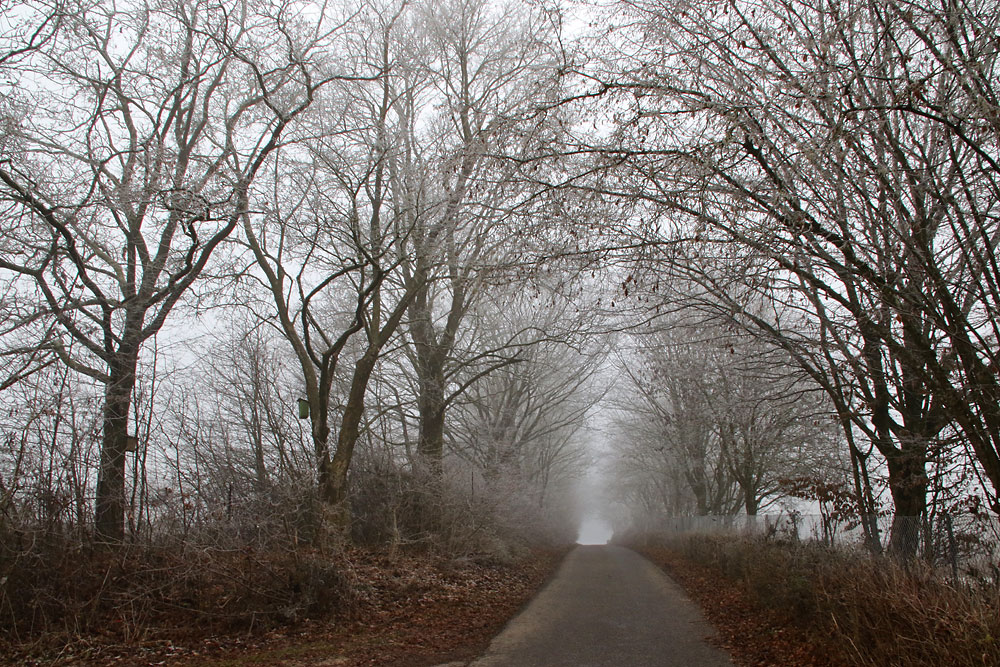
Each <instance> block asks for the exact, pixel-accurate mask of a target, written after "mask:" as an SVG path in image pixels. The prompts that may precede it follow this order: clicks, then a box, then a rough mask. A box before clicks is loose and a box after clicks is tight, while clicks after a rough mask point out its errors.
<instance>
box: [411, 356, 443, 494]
mask: <svg viewBox="0 0 1000 667" xmlns="http://www.w3.org/2000/svg"><path fill="white" fill-rule="evenodd" d="M425 370H427V371H429V372H427V373H426V377H421V378H420V396H419V397H418V410H419V412H420V434H419V440H418V441H417V453H418V454H419V455H420V463H421V465H422V466H424V469H425V470H426V471H427V472H428V473H430V474H431V475H432V476H433V477H434V478H435V479H440V477H441V475H442V472H443V460H444V420H445V396H444V372H443V369H442V368H441V367H440V364H438V365H437V367H435V368H432V369H425Z"/></svg>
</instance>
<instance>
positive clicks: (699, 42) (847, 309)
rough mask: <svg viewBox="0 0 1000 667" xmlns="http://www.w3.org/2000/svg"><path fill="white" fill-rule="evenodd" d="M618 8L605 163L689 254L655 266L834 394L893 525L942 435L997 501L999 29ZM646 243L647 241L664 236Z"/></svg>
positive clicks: (796, 10) (799, 8) (900, 543)
mask: <svg viewBox="0 0 1000 667" xmlns="http://www.w3.org/2000/svg"><path fill="white" fill-rule="evenodd" d="M627 6H628V12H627V13H626V15H625V16H626V19H625V20H626V22H633V23H632V27H635V28H637V29H638V31H637V32H634V33H630V34H634V35H640V37H639V39H637V40H634V41H631V42H629V43H628V45H627V46H626V47H625V49H627V50H619V51H618V56H619V57H624V58H625V59H626V60H629V59H631V62H632V63H633V64H634V65H635V66H626V69H627V70H628V74H626V76H625V77H624V78H623V77H621V76H618V77H616V78H614V79H612V78H611V77H610V76H609V77H608V78H607V79H606V80H604V81H603V84H604V85H603V89H604V90H606V91H614V92H613V93H612V92H609V94H612V95H615V96H617V99H618V100H619V102H618V105H617V106H616V107H615V108H616V113H618V114H619V117H620V121H621V122H620V124H619V127H620V128H621V132H620V134H619V135H618V138H619V139H621V140H622V141H620V142H618V143H617V144H615V143H614V142H611V143H608V144H606V145H605V148H606V149H607V150H606V151H604V152H603V155H604V156H605V158H606V159H608V160H611V161H613V162H614V163H616V164H618V165H620V166H629V167H634V168H632V169H628V170H627V171H628V172H629V173H630V175H631V176H635V177H637V179H636V180H635V181H632V184H637V183H639V182H643V183H645V185H644V186H641V187H640V190H641V192H638V196H639V197H640V198H644V199H645V200H646V201H647V202H649V204H650V208H652V209H654V210H655V211H657V212H660V213H667V212H669V213H668V215H671V216H674V218H673V220H674V222H677V223H679V221H680V220H682V219H686V221H687V222H685V223H683V224H679V226H678V227H675V228H674V229H675V231H678V232H679V237H680V238H678V236H675V237H674V240H680V239H685V240H684V244H683V246H682V245H677V246H674V247H673V248H672V249H666V248H665V247H664V246H659V247H660V248H661V249H663V250H665V251H664V252H662V253H660V258H661V259H666V260H667V261H666V264H665V265H670V266H672V267H675V268H677V269H678V270H679V272H680V273H688V274H694V273H697V274H699V277H698V278H697V279H698V280H699V281H700V282H701V284H702V285H703V287H704V288H706V289H708V290H710V291H712V292H713V293H715V294H716V295H720V296H723V298H724V300H725V301H726V302H727V307H728V308H731V309H734V310H735V312H738V313H741V314H742V317H743V321H744V322H745V323H746V324H747V325H748V327H749V329H751V330H754V331H757V332H760V333H763V334H765V335H766V336H768V337H769V338H771V340H772V341H774V342H775V343H777V344H778V345H780V346H782V347H784V348H785V349H786V350H788V351H789V352H791V353H792V354H793V355H795V358H796V359H798V360H800V362H801V365H802V366H803V367H804V368H805V369H807V370H808V371H809V372H810V374H811V375H812V376H813V377H814V379H815V380H816V381H817V382H820V383H821V384H822V385H823V386H824V387H825V388H826V389H827V390H828V392H829V393H830V396H831V400H833V401H834V403H835V405H836V407H837V409H838V411H839V412H840V413H841V415H842V418H843V419H844V424H845V429H847V430H853V429H854V428H857V429H859V430H860V431H861V432H863V433H865V434H866V435H867V437H868V438H869V439H870V440H871V442H872V443H873V445H874V446H875V448H876V449H877V451H879V452H880V454H881V455H882V456H883V457H884V459H885V461H886V464H887V466H888V468H889V471H890V488H891V490H892V494H893V498H894V502H895V506H896V512H897V514H898V515H899V516H900V517H901V520H902V518H904V517H906V516H918V515H920V514H922V513H923V512H924V511H925V509H926V492H927V488H928V487H927V484H928V477H927V471H926V463H927V461H928V459H929V457H931V456H932V455H933V453H934V451H935V450H936V448H937V447H939V446H940V442H941V434H942V429H943V428H944V427H945V426H946V425H947V424H949V423H953V424H956V425H959V426H960V428H961V429H962V431H963V433H964V434H965V437H966V438H967V440H968V442H969V445H970V448H971V449H972V450H973V451H974V452H975V456H976V459H977V460H978V461H979V464H980V466H981V470H982V472H983V474H984V476H985V477H986V478H987V479H988V480H991V481H990V484H989V487H992V488H993V490H989V487H988V488H987V490H988V493H989V494H990V495H991V496H995V493H996V492H995V489H996V488H997V487H996V482H997V481H1000V479H996V480H995V479H994V478H995V475H994V472H993V471H995V470H997V461H1000V459H998V458H997V456H996V449H995V447H994V446H993V445H991V444H989V443H990V442H993V441H994V437H993V435H992V434H993V433H994V428H993V426H991V424H992V421H993V417H992V413H993V408H992V407H991V406H992V405H995V400H994V399H993V398H990V399H988V400H987V399H986V394H988V393H990V392H992V391H993V390H992V389H991V387H992V386H993V385H994V384H995V382H996V380H995V377H994V378H993V379H991V378H990V377H987V375H988V373H987V372H986V370H987V369H988V368H989V365H990V363H992V361H991V359H992V357H993V356H994V354H995V349H996V345H995V342H994V341H995V340H996V336H995V334H994V333H992V329H993V326H994V325H993V324H992V323H993V322H995V318H994V315H993V313H994V312H995V309H994V308H993V303H994V299H993V297H992V296H991V290H992V288H990V287H989V285H990V284H992V283H993V277H992V275H991V273H992V269H991V268H990V266H991V260H990V259H989V257H991V255H992V241H991V240H990V239H992V238H994V235H995V222H996V215H995V210H994V209H995V205H994V203H993V202H995V201H996V197H995V195H994V194H991V193H994V192H995V190H996V184H997V183H996V176H995V174H996V170H995V169H994V168H993V167H991V166H990V164H991V161H992V160H993V158H992V153H993V151H994V149H993V147H994V146H995V142H996V138H997V137H996V133H995V126H994V124H993V122H992V121H991V119H992V118H994V117H995V109H996V106H995V105H993V106H991V103H990V102H989V100H990V99H992V92H991V83H987V82H986V81H985V80H983V79H982V77H981V76H980V75H979V74H978V73H972V72H971V71H970V68H969V67H968V65H967V62H968V59H969V58H970V57H972V58H974V59H975V60H976V61H977V62H978V63H979V65H977V67H978V66H981V67H983V68H985V71H992V69H993V68H994V67H995V62H996V49H995V46H994V45H992V43H991V42H989V41H988V40H984V39H983V38H981V37H980V35H981V34H983V33H981V31H982V30H985V32H990V31H991V28H990V26H995V21H996V16H995V13H994V12H992V11H989V10H987V9H986V8H985V7H983V6H979V5H965V6H963V7H961V8H958V7H951V6H949V5H947V4H946V3H945V4H942V5H940V6H937V5H935V4H934V3H925V4H920V5H914V4H913V3H906V4H905V5H904V4H901V3H895V2H891V1H890V2H878V3H847V4H844V3H822V4H820V5H809V4H805V3H799V2H793V1H790V2H781V3H778V4H763V3H756V2H728V3H724V4H722V5H713V4H710V3H705V4H702V3H673V2H637V3H629V4H628V5H627ZM955 26H959V28H958V32H953V30H952V29H953V28H954V27H955ZM939 45H947V46H939ZM972 54H975V55H972ZM617 62H618V63H619V64H621V63H622V61H621V60H618V61H617ZM640 63H641V64H640ZM944 63H951V64H950V65H947V66H945V65H944ZM600 76H603V75H600ZM993 80H995V77H994V78H990V82H992V81H993ZM958 118H962V119H965V118H968V119H969V120H968V121H965V120H956V119H958ZM620 192H637V191H636V190H633V189H632V187H631V186H630V185H625V186H624V187H623V188H622V189H621V190H620ZM656 217H657V213H655V212H654V213H653V214H652V215H651V216H650V218H649V219H655V218H656ZM647 221H648V220H647ZM662 223H663V219H662V218H661V221H660V223H659V224H660V230H662V229H664V225H663V224H662ZM646 231H648V232H650V233H649V234H647V235H644V237H643V238H644V239H645V241H643V243H645V242H651V243H652V244H658V243H660V242H662V241H663V240H664V236H663V235H662V234H661V233H660V231H659V230H655V229H654V228H653V226H652V224H650V225H648V226H647V228H646ZM733 244H736V245H737V246H739V247H741V248H742V249H743V251H742V252H739V251H734V250H732V249H731V248H730V247H729V246H731V245H733ZM647 247H649V246H647ZM698 256H702V257H704V256H712V257H713V262H712V263H711V264H710V265H709V266H708V267H706V266H705V265H704V264H703V263H702V264H699V260H698V259H697V258H698ZM738 257H741V258H742V259H737V258H738ZM720 258H724V261H725V262H728V266H729V268H730V269H731V270H729V271H728V273H721V272H720V270H719V266H718V260H719V259H720ZM692 267H694V268H692ZM751 293H752V294H756V295H759V296H761V297H762V298H764V299H765V300H768V301H770V302H771V303H774V304H776V306H777V307H779V308H781V310H782V312H781V314H780V316H778V317H771V318H760V317H755V316H754V314H753V313H747V312H746V311H745V310H744V309H743V305H744V304H745V303H746V302H747V301H746V300H744V299H743V298H742V296H740V295H746V294H751ZM751 301H753V300H752V299H751ZM959 350H964V352H962V353H961V354H960V353H959ZM959 356H961V357H962V359H959V358H958V357H959ZM834 380H836V382H835V381H834ZM980 402H981V404H980ZM970 405H975V406H976V407H975V408H972V409H971V410H969V409H968V406H970ZM972 413H975V416H973V414H972ZM846 432H847V431H845V433H846ZM848 437H851V436H848ZM897 528H898V529H894V531H893V537H892V544H893V548H894V549H895V550H896V551H898V552H900V553H907V552H911V551H912V548H913V542H912V540H910V539H907V537H906V535H907V533H910V534H912V531H907V530H905V529H904V528H905V527H904V526H902V524H901V523H900V524H899V525H898V526H897Z"/></svg>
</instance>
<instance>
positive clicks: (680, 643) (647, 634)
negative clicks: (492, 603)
mask: <svg viewBox="0 0 1000 667" xmlns="http://www.w3.org/2000/svg"><path fill="white" fill-rule="evenodd" d="M712 634H713V632H712V629H711V627H710V626H709V625H707V624H706V622H705V621H704V619H703V618H702V617H701V614H700V613H699V611H698V609H697V608H696V607H695V606H694V604H693V603H692V602H691V601H690V600H688V599H687V597H686V596H685V595H684V593H683V591H681V589H680V588H679V587H678V586H677V584H675V583H674V582H673V581H671V580H670V579H669V578H668V577H667V576H666V575H664V574H663V572H661V571H660V569H659V568H657V567H656V566H655V565H653V564H652V563H650V562H649V561H648V560H646V559H645V558H643V557H642V556H640V555H638V554H637V553H635V552H634V551H631V550H629V549H625V548H623V547H617V546H580V547H577V548H576V549H574V550H573V551H572V552H570V554H569V556H567V557H566V560H565V561H564V562H563V563H562V565H561V566H560V567H559V570H558V571H557V573H556V575H555V577H554V578H553V580H552V581H551V582H550V583H549V584H548V585H547V586H546V587H545V588H544V589H543V590H542V591H541V592H540V593H539V594H538V596H536V597H535V599H534V600H533V601H532V602H531V604H529V605H528V606H527V607H526V608H525V610H524V611H522V612H521V614H519V615H518V616H517V617H516V618H515V619H514V620H512V621H511V622H510V623H509V624H508V625H507V627H506V629H504V631H503V632H501V633H500V634H499V635H497V637H496V638H495V639H494V640H493V642H492V643H491V644H490V647H489V649H488V650H487V651H486V654H485V655H483V656H482V657H481V658H479V659H478V660H475V661H473V662H472V664H471V666H470V667H560V666H563V665H565V666H567V667H568V666H570V665H572V666H573V667H598V666H603V665H608V666H611V665H613V666H614V667H646V666H650V667H651V666H653V665H655V666H657V667H666V666H673V665H676V666H677V667H703V666H704V667H732V664H733V663H732V662H731V661H730V659H729V657H728V656H727V655H726V654H725V653H724V652H723V651H722V650H720V649H718V648H715V647H713V646H711V645H710V644H708V643H707V642H706V641H705V640H706V638H708V637H711V636H712Z"/></svg>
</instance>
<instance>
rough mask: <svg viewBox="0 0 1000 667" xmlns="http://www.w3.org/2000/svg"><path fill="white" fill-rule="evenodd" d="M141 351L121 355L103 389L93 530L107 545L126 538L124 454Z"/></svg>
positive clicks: (112, 366) (113, 363) (126, 446)
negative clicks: (101, 431) (101, 432)
mask: <svg viewBox="0 0 1000 667" xmlns="http://www.w3.org/2000/svg"><path fill="white" fill-rule="evenodd" d="M137 364H138V350H136V351H130V352H125V353H119V355H118V356H117V357H115V358H114V360H113V362H112V363H111V365H110V366H111V368H110V371H111V372H110V374H109V381H108V383H107V385H105V389H104V435H103V438H102V441H101V460H100V470H99V472H98V477H97V493H96V499H95V506H94V529H95V532H96V535H97V538H98V539H99V540H101V541H105V542H111V543H116V542H121V541H122V540H123V539H124V537H125V453H126V451H127V450H128V416H129V409H130V408H131V406H132V391H133V390H134V389H135V369H136V365H137Z"/></svg>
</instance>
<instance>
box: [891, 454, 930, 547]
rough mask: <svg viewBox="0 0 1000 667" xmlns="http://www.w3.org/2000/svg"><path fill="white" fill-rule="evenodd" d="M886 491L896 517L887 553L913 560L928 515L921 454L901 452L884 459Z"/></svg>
mask: <svg viewBox="0 0 1000 667" xmlns="http://www.w3.org/2000/svg"><path fill="white" fill-rule="evenodd" d="M886 464H887V466H888V468H889V491H890V493H892V501H893V505H894V508H895V513H894V514H893V517H892V528H891V529H890V532H889V553H890V554H892V555H894V556H897V557H900V558H913V557H915V556H916V554H917V547H918V546H919V544H920V522H921V520H922V518H923V516H924V513H925V512H926V511H927V485H928V478H927V470H926V463H925V456H924V452H923V451H922V450H916V451H907V450H904V451H900V452H898V453H896V454H893V455H889V456H887V457H886Z"/></svg>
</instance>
